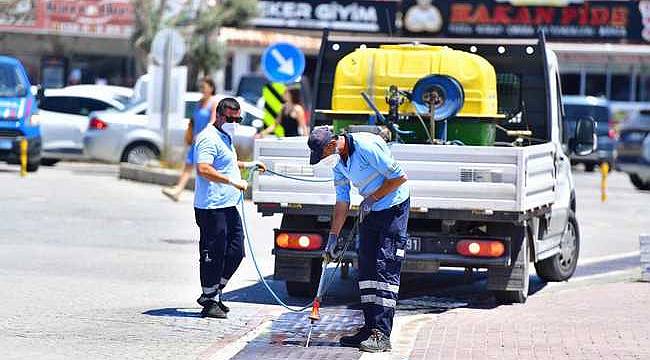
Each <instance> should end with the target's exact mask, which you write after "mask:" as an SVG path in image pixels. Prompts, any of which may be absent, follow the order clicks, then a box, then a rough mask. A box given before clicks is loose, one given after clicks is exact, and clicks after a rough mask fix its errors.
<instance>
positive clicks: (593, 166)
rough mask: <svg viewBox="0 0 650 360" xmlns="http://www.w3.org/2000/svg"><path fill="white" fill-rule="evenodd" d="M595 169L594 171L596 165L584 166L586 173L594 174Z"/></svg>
mask: <svg viewBox="0 0 650 360" xmlns="http://www.w3.org/2000/svg"><path fill="white" fill-rule="evenodd" d="M595 169H596V164H585V171H586V172H594V170H595Z"/></svg>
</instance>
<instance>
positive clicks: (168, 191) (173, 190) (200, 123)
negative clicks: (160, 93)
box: [162, 77, 217, 201]
mask: <svg viewBox="0 0 650 360" xmlns="http://www.w3.org/2000/svg"><path fill="white" fill-rule="evenodd" d="M201 93H202V94H203V96H202V97H201V99H200V100H199V102H198V104H197V105H196V107H195V108H194V112H192V118H191V119H190V122H189V124H187V129H186V130H185V143H186V144H187V145H188V151H187V157H186V158H185V167H184V168H183V172H182V173H181V176H180V177H179V178H178V183H177V184H176V185H175V186H172V187H166V188H163V189H162V193H163V194H165V195H166V196H167V197H169V198H170V199H172V200H174V201H178V200H179V199H180V197H181V193H182V192H183V190H185V186H186V185H187V182H188V181H190V177H191V176H192V170H193V169H194V141H195V140H196V135H198V134H199V133H200V132H201V131H202V130H203V129H205V127H206V126H207V125H208V124H209V123H210V122H212V121H214V119H212V114H214V108H215V106H216V105H217V104H216V102H215V101H214V98H213V97H214V94H215V93H216V87H215V84H214V80H212V78H210V77H205V78H203V80H201Z"/></svg>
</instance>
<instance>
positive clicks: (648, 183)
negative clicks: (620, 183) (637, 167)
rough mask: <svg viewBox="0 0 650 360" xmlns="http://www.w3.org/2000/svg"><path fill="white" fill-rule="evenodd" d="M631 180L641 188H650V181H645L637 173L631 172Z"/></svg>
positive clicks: (635, 185)
mask: <svg viewBox="0 0 650 360" xmlns="http://www.w3.org/2000/svg"><path fill="white" fill-rule="evenodd" d="M630 181H631V182H632V185H634V187H636V188H637V189H639V190H650V181H643V179H642V178H641V177H640V176H639V175H637V174H630Z"/></svg>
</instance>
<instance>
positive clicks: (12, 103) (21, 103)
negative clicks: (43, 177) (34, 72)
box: [0, 56, 41, 172]
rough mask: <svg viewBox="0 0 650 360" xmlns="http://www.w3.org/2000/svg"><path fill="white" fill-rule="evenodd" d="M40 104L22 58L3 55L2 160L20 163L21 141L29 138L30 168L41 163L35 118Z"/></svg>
mask: <svg viewBox="0 0 650 360" xmlns="http://www.w3.org/2000/svg"><path fill="white" fill-rule="evenodd" d="M37 105H38V104H37V103H36V98H35V97H34V94H32V92H31V84H30V82H29V77H28V76H27V72H26V71H25V68H24V67H23V65H22V64H21V63H20V61H18V60H17V59H15V58H13V57H9V56H0V161H6V162H7V163H9V164H20V142H21V140H22V139H27V144H28V147H27V149H28V150H27V159H28V160H27V171H29V172H34V171H36V170H38V166H39V165H40V163H41V129H40V127H39V125H38V123H35V122H34V120H35V119H34V120H33V119H32V115H33V114H34V113H35V112H36V111H37V109H38V107H37Z"/></svg>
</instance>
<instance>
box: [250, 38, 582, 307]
mask: <svg viewBox="0 0 650 360" xmlns="http://www.w3.org/2000/svg"><path fill="white" fill-rule="evenodd" d="M413 41H417V42H418V43H419V44H430V45H444V46H448V47H451V48H453V49H456V50H462V51H467V52H472V53H477V54H479V55H481V56H483V57H484V58H485V59H486V60H488V61H489V62H490V63H491V64H492V65H493V66H494V69H495V72H496V75H497V79H510V80H509V85H508V84H501V83H498V84H497V85H498V86H497V88H498V96H499V99H500V101H501V99H504V102H503V105H504V106H505V105H507V104H506V103H509V104H510V105H511V110H512V109H515V111H504V112H508V113H510V116H509V117H508V118H509V120H508V121H505V122H503V123H502V124H503V126H500V131H499V132H498V134H497V138H496V140H497V141H496V142H495V143H494V145H493V146H460V145H433V144H404V143H396V142H392V143H390V144H389V146H390V148H391V151H392V153H393V156H394V157H395V158H396V160H397V161H398V162H399V163H400V164H401V166H402V167H403V168H404V170H405V171H406V173H407V176H408V185H409V186H410V189H411V202H410V203H411V215H410V221H409V228H408V231H409V241H408V243H407V248H406V258H405V261H404V263H403V267H402V272H406V273H408V272H419V273H423V272H425V273H434V272H436V271H437V270H438V268H439V267H462V268H466V269H478V268H486V269H488V275H487V276H488V284H487V286H488V288H489V290H491V291H493V293H494V295H495V298H496V300H497V301H498V302H500V303H512V302H525V301H526V298H527V296H528V289H529V266H530V263H531V262H532V263H534V266H535V268H536V270H537V274H538V275H539V276H540V277H541V278H542V279H544V280H547V281H562V280H566V279H568V278H569V277H571V276H572V275H573V272H574V271H575V268H576V264H577V260H578V254H579V246H580V233H579V230H578V222H577V219H576V214H575V211H576V204H575V201H576V200H575V191H574V182H573V179H572V175H571V166H570V162H569V157H568V153H569V152H570V151H573V152H576V153H580V154H585V153H589V152H591V151H593V150H595V141H594V138H595V135H594V124H593V121H592V120H591V119H581V120H580V121H579V125H578V126H577V128H576V133H575V134H564V133H563V128H562V116H563V115H562V114H563V110H562V103H561V90H560V83H559V72H558V61H557V58H556V56H555V54H554V53H553V52H552V51H550V50H548V49H547V47H546V45H545V42H544V38H543V35H542V36H540V38H539V39H527V40H512V39H509V40H507V41H505V40H474V39H472V40H470V39H417V40H413V39H403V38H388V39H373V38H358V37H345V36H334V35H329V34H327V33H326V34H324V36H323V42H322V45H321V46H322V48H321V52H320V56H319V65H318V67H317V76H316V83H317V84H319V86H317V87H316V89H315V92H314V93H315V101H314V106H315V108H316V112H315V113H314V116H313V117H312V119H313V121H314V122H316V123H317V124H327V123H328V121H329V120H328V117H327V116H325V114H326V113H327V111H328V109H330V108H331V100H330V99H331V94H332V89H331V87H332V84H333V77H334V73H335V66H336V64H337V62H338V61H339V60H340V59H341V58H342V57H343V56H345V55H346V54H347V53H350V52H351V51H353V50H354V49H357V48H359V47H362V48H366V47H377V46H379V45H380V44H403V43H408V42H413ZM512 79H515V81H512ZM513 89H514V90H513ZM513 93H516V94H515V96H512V94H513ZM508 99H509V100H508ZM512 99H515V100H512ZM506 100H507V101H506ZM501 105H502V104H501V103H500V109H501ZM319 110H320V111H319ZM323 110H324V111H323ZM501 130H502V131H501ZM517 134H528V135H527V136H525V137H524V138H522V137H520V136H519V135H517ZM353 135H354V134H353ZM255 157H256V159H258V160H261V161H263V162H265V163H266V164H267V166H269V168H270V169H272V170H274V171H275V172H277V173H283V174H287V175H291V176H295V177H302V178H309V179H314V180H319V179H320V180H326V179H328V178H331V177H332V174H331V172H330V171H329V170H325V169H321V168H314V167H311V166H310V165H309V149H308V147H307V144H306V137H300V138H281V139H279V138H278V139H276V138H273V139H269V138H267V139H260V140H258V141H257V142H256V145H255ZM354 191H355V190H353V194H352V210H353V211H352V212H351V215H350V217H349V218H348V221H347V222H346V226H345V228H344V234H343V236H346V234H345V232H346V231H347V232H349V231H350V230H351V229H352V227H353V223H354V217H355V216H356V211H354V210H356V208H355V206H357V205H358V204H359V203H360V202H361V200H362V198H361V197H360V196H359V195H358V193H356V192H354ZM252 192H253V193H252V198H253V201H254V203H255V204H256V205H257V208H258V212H260V213H262V215H273V214H278V213H280V214H282V223H281V226H280V228H279V229H275V230H274V231H275V239H276V242H275V247H274V255H275V278H276V279H280V280H285V281H286V287H287V291H288V293H289V295H291V296H313V294H314V291H315V287H316V286H317V284H318V281H319V276H320V273H321V249H322V247H324V243H325V241H326V239H327V232H328V229H329V223H330V220H331V214H332V211H333V205H334V203H335V191H334V186H333V183H331V182H303V181H298V180H291V179H287V178H285V177H280V176H276V175H273V174H263V175H257V176H255V178H254V182H253V190H252ZM356 257H357V255H356V253H355V251H348V252H347V253H346V254H345V255H344V257H343V259H344V260H343V261H344V264H345V265H344V270H348V269H349V268H348V266H350V265H352V266H354V265H355V264H356Z"/></svg>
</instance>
